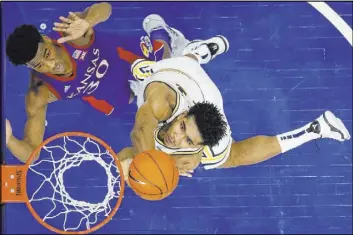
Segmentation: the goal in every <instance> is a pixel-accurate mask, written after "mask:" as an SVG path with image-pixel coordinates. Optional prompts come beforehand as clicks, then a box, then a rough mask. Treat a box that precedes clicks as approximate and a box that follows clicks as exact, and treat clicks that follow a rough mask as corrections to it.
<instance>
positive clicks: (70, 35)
mask: <svg viewBox="0 0 353 235" xmlns="http://www.w3.org/2000/svg"><path fill="white" fill-rule="evenodd" d="M69 14H70V16H71V18H72V19H69V18H65V17H63V16H60V17H59V19H60V20H61V21H62V23H57V22H55V23H54V26H55V27H54V28H53V30H55V31H58V32H64V33H65V34H66V35H65V36H64V37H62V38H59V39H58V43H64V42H67V41H72V40H76V39H79V38H80V37H82V36H83V35H84V34H85V33H86V32H87V31H88V30H89V29H90V28H91V25H90V23H89V22H88V21H87V20H85V19H81V18H80V17H78V16H77V15H75V13H73V12H70V13H69Z"/></svg>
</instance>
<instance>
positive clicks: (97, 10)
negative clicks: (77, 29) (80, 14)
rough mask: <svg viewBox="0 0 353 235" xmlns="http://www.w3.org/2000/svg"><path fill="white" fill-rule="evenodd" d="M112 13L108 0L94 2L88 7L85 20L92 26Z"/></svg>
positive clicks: (106, 18)
mask: <svg viewBox="0 0 353 235" xmlns="http://www.w3.org/2000/svg"><path fill="white" fill-rule="evenodd" d="M111 14H112V6H111V5H110V3H108V2H102V3H96V4H93V5H92V6H91V7H89V8H88V10H87V14H86V16H85V20H87V21H88V22H89V23H90V25H91V27H92V28H93V27H94V26H96V25H97V24H99V23H102V22H104V21H106V20H108V19H109V17H110V15H111Z"/></svg>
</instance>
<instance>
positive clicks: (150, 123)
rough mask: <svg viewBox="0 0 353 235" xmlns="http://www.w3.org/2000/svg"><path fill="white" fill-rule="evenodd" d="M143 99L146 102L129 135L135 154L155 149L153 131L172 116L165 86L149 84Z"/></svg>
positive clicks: (137, 114)
mask: <svg viewBox="0 0 353 235" xmlns="http://www.w3.org/2000/svg"><path fill="white" fill-rule="evenodd" d="M145 99H146V102H145V103H144V104H143V105H142V106H141V107H140V108H139V110H138V111H137V113H136V117H135V125H134V128H133V130H132V132H131V134H130V137H131V141H132V146H133V148H134V151H135V153H136V154H139V153H141V152H143V151H146V150H150V149H155V144H154V131H155V130H156V128H157V126H158V123H159V122H161V121H165V120H167V119H168V118H169V117H170V116H171V114H172V109H171V107H170V103H169V101H168V100H169V88H168V87H167V85H165V84H162V83H158V82H154V83H151V84H150V85H149V86H148V88H147V89H146V93H145Z"/></svg>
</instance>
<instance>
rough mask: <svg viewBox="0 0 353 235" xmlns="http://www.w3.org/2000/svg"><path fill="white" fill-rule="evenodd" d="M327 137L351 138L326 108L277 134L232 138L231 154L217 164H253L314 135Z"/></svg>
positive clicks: (344, 139)
mask: <svg viewBox="0 0 353 235" xmlns="http://www.w3.org/2000/svg"><path fill="white" fill-rule="evenodd" d="M322 138H330V139H334V140H337V141H340V142H343V141H347V140H349V139H350V138H351V135H350V133H349V131H348V130H347V128H346V126H345V125H344V123H343V122H342V120H341V119H339V118H338V117H336V116H335V115H334V114H333V113H332V112H331V111H326V112H324V113H323V114H322V115H320V116H319V117H318V118H317V119H315V120H314V121H312V122H309V123H307V124H306V125H304V126H302V127H299V128H297V129H295V130H291V131H289V132H286V133H282V134H278V135H276V136H264V135H258V136H255V137H252V138H249V139H246V140H243V141H239V142H233V143H232V146H231V152H230V156H229V157H228V159H227V161H226V162H225V163H224V164H223V165H222V166H221V167H220V168H222V167H236V166H244V165H252V164H256V163H259V162H263V161H266V160H268V159H270V158H273V157H275V156H278V155H279V154H281V153H285V152H287V151H290V150H291V149H295V148H298V147H299V146H301V145H303V144H305V143H307V142H309V141H312V140H316V139H322Z"/></svg>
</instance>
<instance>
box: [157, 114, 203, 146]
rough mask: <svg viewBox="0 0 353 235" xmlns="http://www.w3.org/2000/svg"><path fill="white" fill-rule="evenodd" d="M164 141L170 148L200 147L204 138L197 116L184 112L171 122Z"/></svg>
mask: <svg viewBox="0 0 353 235" xmlns="http://www.w3.org/2000/svg"><path fill="white" fill-rule="evenodd" d="M163 142H164V144H165V145H166V146H167V147H169V148H199V147H201V146H202V142H203V140H202V136H201V133H200V132H199V129H198V127H197V125H196V122H195V118H194V117H193V116H191V117H187V115H186V113H183V114H181V115H179V116H178V117H177V118H176V119H175V120H174V121H173V122H172V123H171V125H170V126H169V128H168V130H167V131H166V133H165V135H164V139H163Z"/></svg>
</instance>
